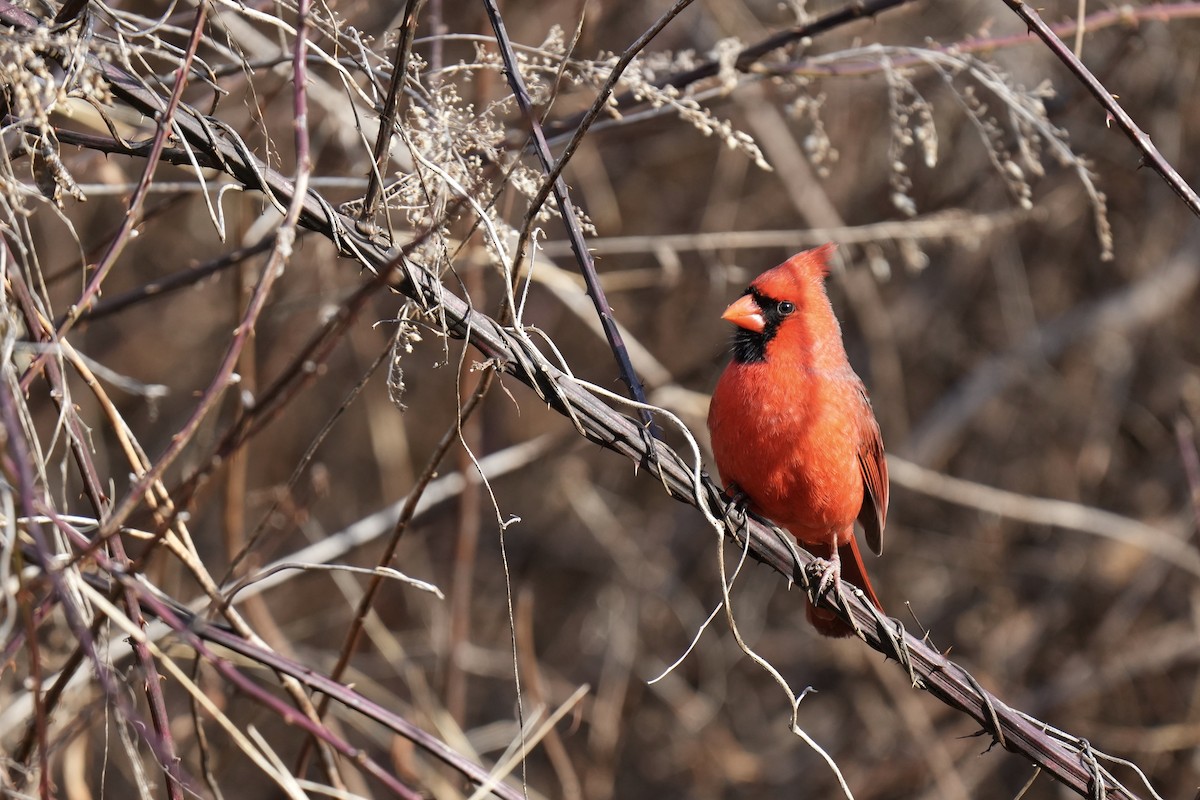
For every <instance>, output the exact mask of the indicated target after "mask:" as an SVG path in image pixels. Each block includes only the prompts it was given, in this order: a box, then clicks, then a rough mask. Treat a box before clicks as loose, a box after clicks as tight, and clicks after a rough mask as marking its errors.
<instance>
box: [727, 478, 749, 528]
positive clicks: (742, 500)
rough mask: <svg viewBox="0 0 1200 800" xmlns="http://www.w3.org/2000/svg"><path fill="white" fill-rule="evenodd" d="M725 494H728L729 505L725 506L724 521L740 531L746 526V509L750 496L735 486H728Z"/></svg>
mask: <svg viewBox="0 0 1200 800" xmlns="http://www.w3.org/2000/svg"><path fill="white" fill-rule="evenodd" d="M726 492H727V493H728V494H729V504H728V505H727V506H725V519H726V520H728V521H729V522H730V523H732V524H733V525H734V527H735V528H738V529H740V528H741V527H742V526H744V525H745V524H746V509H747V508H749V506H750V496H749V495H747V494H746V493H745V492H743V491H742V490H741V487H739V486H738V485H737V484H732V485H730V487H729V489H727V490H726Z"/></svg>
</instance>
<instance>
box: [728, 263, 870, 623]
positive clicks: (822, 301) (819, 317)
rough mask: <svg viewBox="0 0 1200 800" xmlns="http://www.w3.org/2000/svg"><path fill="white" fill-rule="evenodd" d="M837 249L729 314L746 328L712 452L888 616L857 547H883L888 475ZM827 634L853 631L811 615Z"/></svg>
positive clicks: (731, 487)
mask: <svg viewBox="0 0 1200 800" xmlns="http://www.w3.org/2000/svg"><path fill="white" fill-rule="evenodd" d="M832 252H833V245H825V246H824V247H820V248H817V249H816V250H809V251H807V252H804V253H800V254H798V255H795V256H793V257H792V258H790V259H788V260H787V261H785V262H784V263H782V264H780V265H779V266H777V267H775V268H774V269H771V270H768V271H766V272H764V273H763V274H762V275H760V276H759V277H758V278H757V279H755V281H754V282H753V283H751V284H750V288H749V289H747V290H746V294H744V295H743V296H742V297H741V298H740V299H738V300H737V301H736V302H734V303H733V304H732V305H730V306H729V308H728V309H726V311H725V314H724V316H723V318H724V319H726V320H729V321H730V322H732V323H734V324H735V325H737V326H738V332H737V334H736V336H737V338H736V340H735V345H734V360H733V361H732V362H731V363H730V364H729V366H728V367H726V369H725V372H724V373H722V374H721V378H720V380H719V381H718V382H717V387H716V389H715V390H714V392H713V397H712V404H711V406H710V407H709V412H708V428H709V431H710V433H711V434H712V446H713V455H714V457H715V458H716V462H717V470H718V472H719V473H720V475H721V480H722V482H723V483H724V485H725V487H726V489H727V490H728V491H730V492H735V491H737V490H740V491H741V492H742V493H743V494H745V496H746V497H747V499H748V500H749V502H750V507H751V509H752V510H754V511H756V512H758V513H759V514H762V515H763V516H765V517H768V518H770V519H772V520H774V521H775V522H776V523H777V524H779V525H780V526H781V527H784V528H787V529H788V530H789V531H790V532H791V533H792V535H793V536H795V537H796V539H797V540H799V541H800V542H801V543H802V544H803V545H804V546H805V547H807V548H808V549H809V550H811V551H812V552H813V554H814V555H818V556H821V557H824V558H831V557H833V556H834V552H835V548H836V552H837V555H838V557H839V558H840V561H841V568H842V579H843V580H847V581H849V582H850V583H852V584H854V585H855V586H858V587H859V588H861V589H862V590H863V591H864V592H865V593H866V595H867V597H868V598H869V599H870V600H871V602H872V603H874V604H875V606H876V607H877V608H880V609H882V606H881V605H880V603H879V599H878V597H876V595H875V591H874V589H873V587H872V586H871V583H870V581H869V580H868V579H867V574H866V570H865V568H864V566H863V562H862V556H861V554H860V552H859V549H858V545H857V543H856V540H855V538H854V522H855V520H858V521H860V522H861V523H862V525H863V528H864V530H865V532H866V536H867V543H868V544H869V545H870V546H871V549H872V550H873V551H874V552H875V553H876V554H878V553H880V552H882V549H883V528H884V524H885V521H886V518H887V506H888V474H887V461H886V460H885V459H884V454H883V439H882V437H881V435H880V432H879V425H878V423H877V422H876V421H875V415H874V413H873V412H872V411H871V403H870V401H869V400H868V399H867V394H866V390H865V389H864V388H863V384H862V381H861V380H860V379H859V377H858V375H856V374H855V373H854V370H853V369H852V368H851V366H850V362H849V360H848V359H847V358H846V350H845V347H844V346H843V344H842V332H841V327H840V326H839V325H838V321H837V317H835V316H834V314H833V307H832V306H831V305H830V304H829V297H828V295H826V293H825V276H826V275H827V274H828V272H829V267H828V257H829V255H830V254H831V253H832ZM808 618H809V621H810V622H812V623H813V625H814V626H815V627H816V628H817V630H819V631H820V632H821V633H823V634H825V635H827V636H845V635H848V634H850V633H852V630H851V628H850V627H849V626H848V625H847V624H846V623H844V622H842V621H841V620H840V619H839V618H837V617H836V616H835V615H833V614H831V613H829V612H826V611H822V610H820V609H816V608H813V607H812V606H809V608H808Z"/></svg>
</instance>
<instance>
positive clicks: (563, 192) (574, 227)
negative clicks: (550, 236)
mask: <svg viewBox="0 0 1200 800" xmlns="http://www.w3.org/2000/svg"><path fill="white" fill-rule="evenodd" d="M483 4H484V8H485V9H486V10H487V14H488V19H490V20H491V23H492V29H493V30H494V31H495V32H496V44H497V45H498V46H499V47H500V54H501V56H502V57H503V58H504V68H505V72H506V74H507V76H508V83H509V86H511V87H512V90H513V95H514V96H515V97H516V98H517V105H519V106H520V108H521V113H523V114H524V115H525V122H526V124H528V125H529V129H530V131H531V132H532V134H533V142H534V150H535V151H536V152H537V155H538V159H539V160H540V161H541V163H542V170H543V171H544V172H545V173H546V174H547V176H550V175H551V174H553V173H554V171H555V170H554V159H553V157H552V156H551V154H550V145H549V144H548V143H547V142H546V134H545V133H544V132H543V130H542V123H541V122H540V121H539V120H538V118H537V115H536V114H534V113H533V102H532V101H531V100H530V98H529V93H528V92H527V91H525V82H524V79H523V78H522V77H521V70H520V68H519V67H518V66H517V57H516V54H515V53H513V49H512V43H511V42H510V41H509V38H508V32H507V31H506V30H505V29H504V20H503V18H502V17H501V16H500V9H499V8H497V6H496V3H495V0H483ZM552 186H553V191H554V200H555V202H556V203H557V204H558V210H559V213H560V214H562V220H563V225H564V227H565V228H566V231H567V237H568V238H569V239H570V241H571V250H572V252H574V254H575V260H576V262H577V263H578V264H579V271H580V272H581V273H582V274H583V279H584V281H585V283H586V284H587V288H588V296H589V297H591V298H592V303H593V304H595V306H596V314H597V316H598V317H599V319H600V324H601V325H602V326H603V328H604V335H605V338H607V339H608V346H609V347H610V348H611V349H612V351H613V355H614V356H615V357H616V359H617V368H618V369H619V370H620V373H621V380H622V381H624V383H625V386H626V387H627V388H628V389H629V396H630V397H632V398H633V399H634V400H636V401H637V402H639V403H645V402H646V392H645V390H644V389H643V388H642V382H641V380H640V379H639V378H638V376H637V372H636V371H635V370H634V368H633V362H632V361H630V359H629V352H628V350H627V349H626V348H625V342H624V340H623V339H622V337H621V332H620V331H619V330H618V329H617V325H616V322H615V320H614V319H613V312H612V307H611V306H609V304H608V298H606V297H605V295H604V289H603V288H602V287H601V286H600V277H599V276H598V275H597V274H596V263H595V261H594V260H593V259H592V254H591V253H590V252H589V251H588V248H587V242H586V241H585V240H584V238H583V226H582V225H581V224H580V221H579V217H578V215H577V214H576V212H575V207H574V206H573V205H572V204H571V196H570V193H569V192H568V191H567V182H566V181H564V180H563V178H562V175H561V174H559V175H558V177H556V178H555V179H554V180H553V181H552ZM519 266H520V265H516V267H519ZM515 272H516V268H514V273H515ZM514 313H515V310H514ZM642 420H643V422H645V424H646V429H647V431H648V432H649V433H650V434H652V435H653V436H658V435H659V434H658V429H657V427H656V426H655V424H654V420H653V419H651V418H650V415H649V414H645V413H643V416H642ZM651 452H652V451H650V450H647V453H651Z"/></svg>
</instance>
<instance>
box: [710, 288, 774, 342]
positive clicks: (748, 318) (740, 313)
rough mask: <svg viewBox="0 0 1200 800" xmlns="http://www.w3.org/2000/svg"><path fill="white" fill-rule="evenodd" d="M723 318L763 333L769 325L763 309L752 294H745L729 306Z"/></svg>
mask: <svg viewBox="0 0 1200 800" xmlns="http://www.w3.org/2000/svg"><path fill="white" fill-rule="evenodd" d="M721 319H724V320H728V321H729V322H732V323H733V324H734V325H737V326H738V327H739V328H745V329H746V330H748V331H754V332H755V333H762V332H763V329H764V328H766V327H767V320H766V318H765V317H763V311H762V309H761V308H759V307H758V303H756V302H754V295H752V294H744V295H742V296H741V297H739V298H738V299H737V300H736V301H735V302H734V303H733V304H732V305H731V306H729V308H727V309H725V313H724V314H722V315H721Z"/></svg>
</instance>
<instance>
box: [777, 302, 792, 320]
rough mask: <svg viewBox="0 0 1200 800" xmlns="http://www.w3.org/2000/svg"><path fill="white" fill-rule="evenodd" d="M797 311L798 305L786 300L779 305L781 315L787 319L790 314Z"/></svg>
mask: <svg viewBox="0 0 1200 800" xmlns="http://www.w3.org/2000/svg"><path fill="white" fill-rule="evenodd" d="M795 310H796V304H795V303H792V302H790V301H788V300H784V301H783V302H782V303H780V304H779V313H780V314H782V315H783V316H785V317H786V316H787V315H788V314H791V313H792V312H793V311H795Z"/></svg>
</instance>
